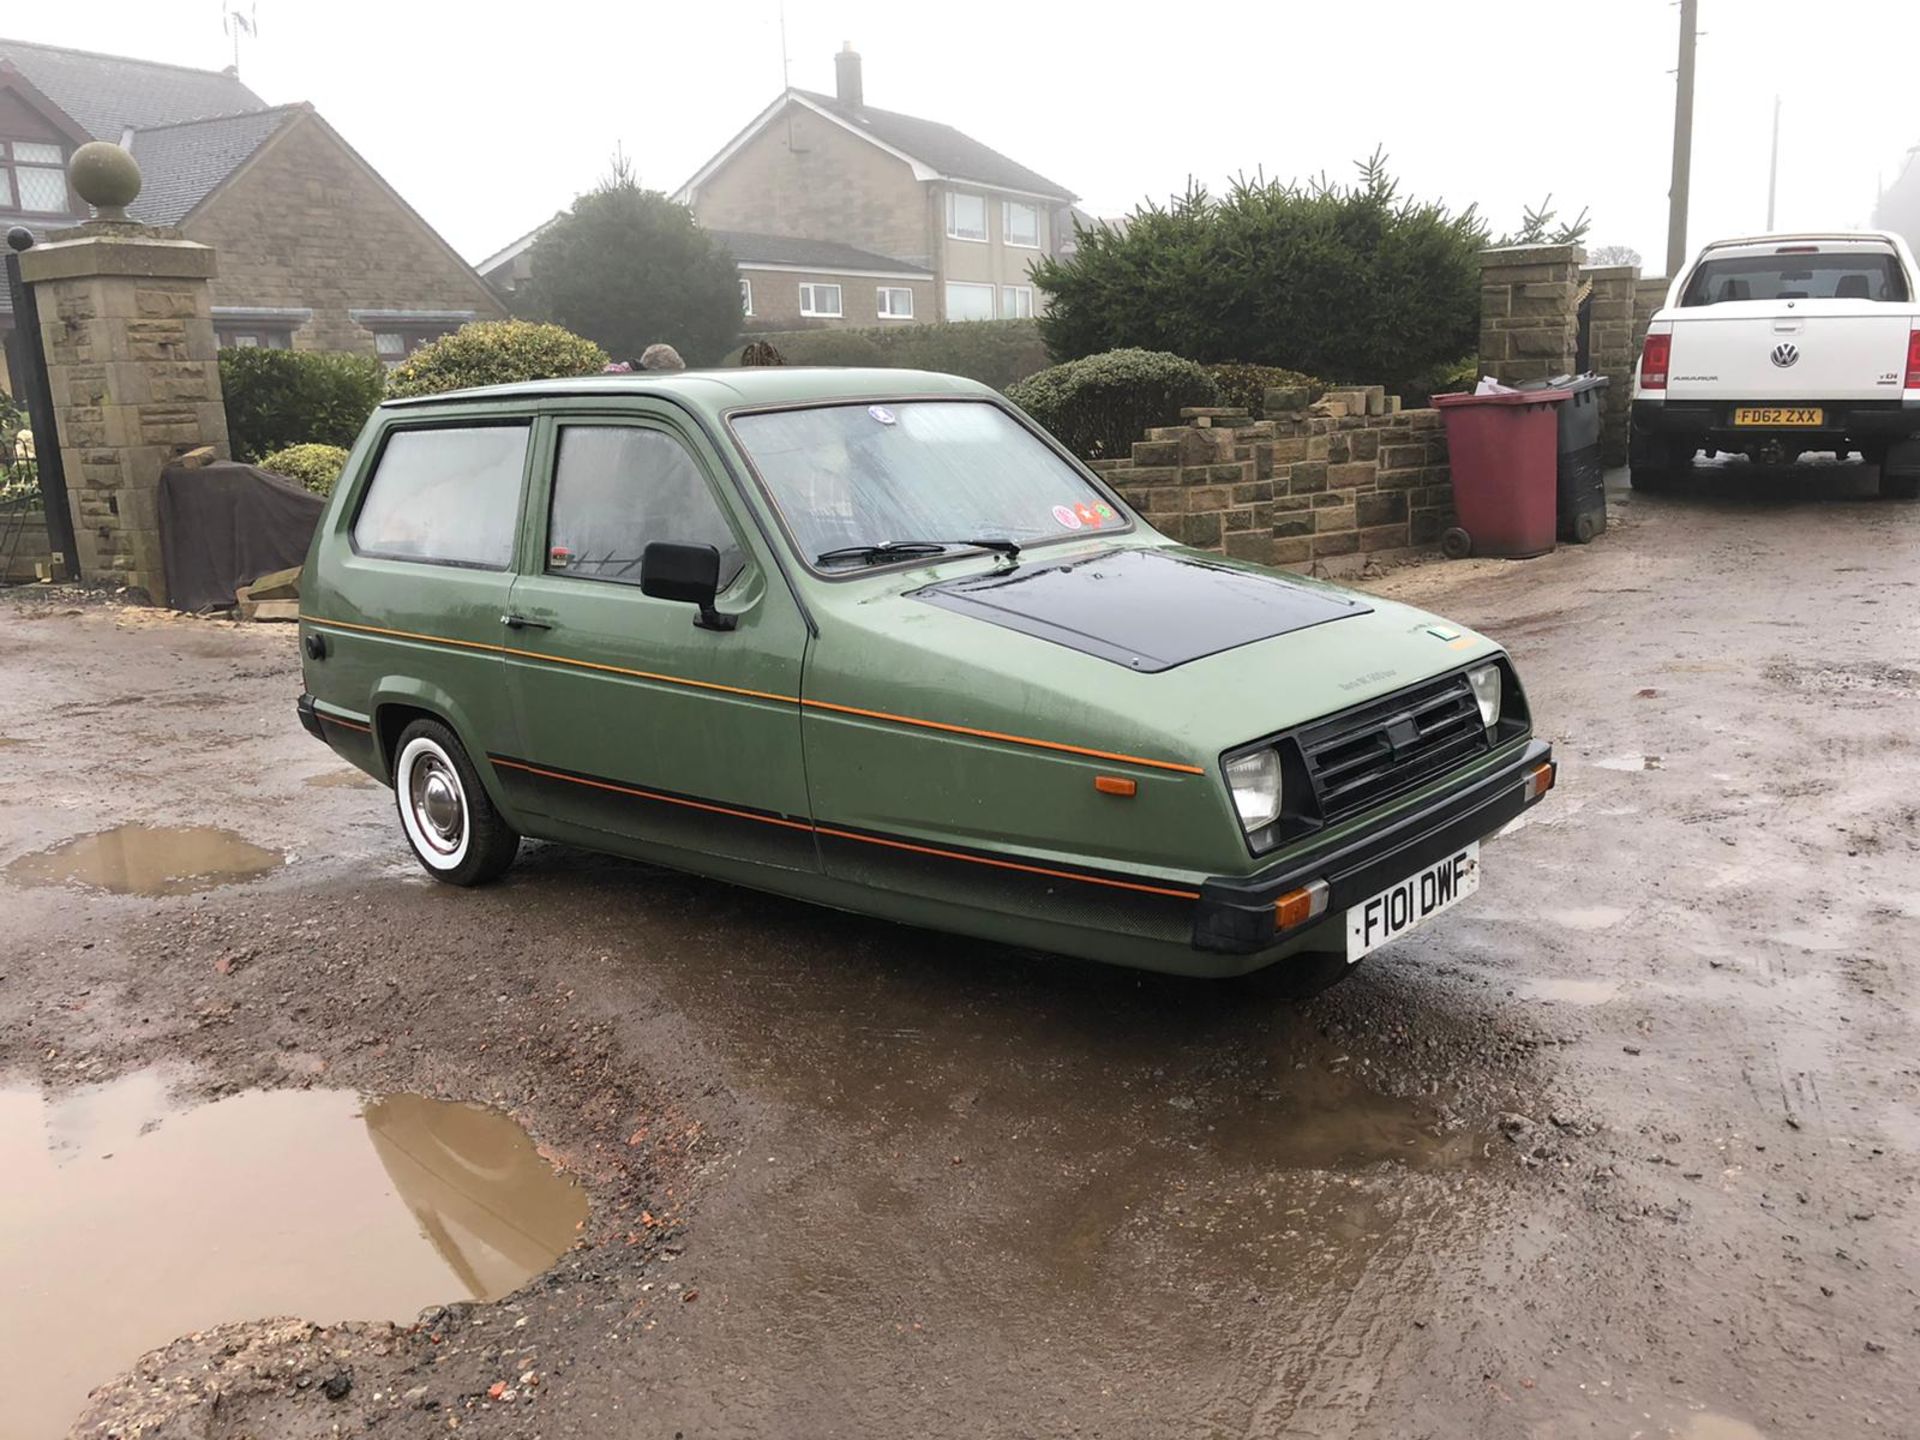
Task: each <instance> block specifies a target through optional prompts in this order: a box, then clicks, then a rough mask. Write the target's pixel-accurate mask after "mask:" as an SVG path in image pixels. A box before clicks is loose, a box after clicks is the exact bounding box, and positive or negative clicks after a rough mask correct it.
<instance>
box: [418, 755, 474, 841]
mask: <svg viewBox="0 0 1920 1440" xmlns="http://www.w3.org/2000/svg"><path fill="white" fill-rule="evenodd" d="M407 790H408V799H409V801H410V803H411V804H412V806H413V816H414V819H416V820H417V821H419V822H420V833H421V834H422V835H423V836H425V837H426V841H427V843H428V844H429V845H431V846H433V848H434V849H436V850H438V851H440V852H441V853H442V854H449V855H450V854H452V853H453V852H454V851H455V850H458V849H459V848H460V831H461V829H462V826H463V821H464V818H465V814H466V806H465V804H464V802H463V801H462V800H461V798H460V782H459V780H458V779H457V778H456V777H455V775H454V773H453V771H452V770H450V769H449V768H448V767H447V764H446V762H445V761H444V760H442V759H440V757H439V756H437V755H422V756H421V757H420V758H419V759H418V760H416V761H415V762H414V766H413V775H412V778H411V780H410V782H409V784H408V787H407Z"/></svg>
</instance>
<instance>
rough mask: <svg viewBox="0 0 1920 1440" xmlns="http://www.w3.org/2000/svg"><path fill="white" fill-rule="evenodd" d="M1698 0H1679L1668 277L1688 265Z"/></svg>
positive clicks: (1669, 191) (1669, 199)
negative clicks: (1688, 193) (1678, 43)
mask: <svg viewBox="0 0 1920 1440" xmlns="http://www.w3.org/2000/svg"><path fill="white" fill-rule="evenodd" d="M1699 19H1700V0H1680V69H1679V71H1678V72H1677V76H1676V83H1675V85H1674V94H1673V185H1672V187H1671V188H1670V189H1669V190H1668V191H1667V274H1669V275H1678V274H1679V273H1680V267H1681V266H1683V265H1685V264H1686V263H1687V183H1688V180H1689V178H1690V172H1691V170H1692V168H1693V40H1694V31H1695V29H1696V27H1697V25H1698V22H1699Z"/></svg>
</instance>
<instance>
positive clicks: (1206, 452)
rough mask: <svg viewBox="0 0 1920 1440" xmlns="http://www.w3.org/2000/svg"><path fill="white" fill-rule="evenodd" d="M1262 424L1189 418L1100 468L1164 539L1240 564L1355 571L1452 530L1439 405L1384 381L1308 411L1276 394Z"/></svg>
mask: <svg viewBox="0 0 1920 1440" xmlns="http://www.w3.org/2000/svg"><path fill="white" fill-rule="evenodd" d="M1265 408H1266V417H1267V418H1265V419H1261V420H1255V419H1253V418H1252V417H1251V416H1250V415H1249V414H1248V413H1247V412H1246V411H1245V410H1232V409H1220V410H1183V411H1181V412H1180V413H1181V417H1182V419H1183V420H1184V421H1185V422H1186V423H1185V424H1181V425H1170V426H1166V427H1163V428H1160V429H1154V430H1149V431H1148V432H1147V438H1146V439H1144V440H1141V441H1137V442H1136V443H1135V444H1134V447H1133V454H1132V456H1131V458H1129V459H1126V460H1101V461H1096V462H1094V469H1096V470H1098V471H1100V472H1101V473H1102V474H1103V476H1104V477H1105V479H1106V480H1107V482H1108V483H1109V484H1111V485H1112V486H1113V487H1114V489H1115V490H1117V491H1119V493H1120V497H1121V498H1122V499H1123V500H1125V501H1126V502H1127V503H1128V504H1129V505H1131V506H1133V507H1134V509H1136V510H1138V511H1139V512H1140V513H1141V514H1142V515H1143V516H1145V518H1146V520H1147V522H1148V523H1149V524H1151V525H1152V526H1153V527H1154V528H1155V529H1156V530H1159V531H1161V532H1163V533H1164V534H1166V535H1169V536H1171V537H1172V538H1174V539H1176V540H1179V541H1181V542H1183V543H1185V544H1188V545H1192V546H1195V547H1196V548H1199V549H1202V550H1213V551H1216V552H1218V553H1220V554H1223V555H1229V556H1232V557H1233V558H1235V559H1239V560H1252V561H1256V562H1258V563H1260V564H1263V565H1282V566H1286V567H1288V568H1291V569H1297V570H1311V571H1315V572H1319V573H1325V574H1350V573H1352V572H1354V571H1356V570H1358V569H1360V568H1361V567H1362V566H1363V565H1365V564H1366V562H1367V561H1368V560H1371V559H1390V558H1396V557H1401V556H1404V555H1406V554H1409V553H1412V552H1415V551H1419V550H1423V549H1426V548H1428V547H1431V546H1432V545H1433V544H1434V543H1435V542H1436V541H1437V540H1438V539H1439V537H1440V532H1441V531H1443V530H1445V529H1446V528H1447V527H1448V526H1449V525H1451V524H1452V523H1453V482H1452V476H1451V472H1450V471H1449V470H1448V468H1447V441H1446V433H1445V431H1444V430H1443V429H1442V428H1441V421H1440V412H1439V411H1438V410H1402V409H1401V408H1400V402H1399V399H1398V398H1397V397H1389V396H1388V395H1387V394H1386V392H1385V391H1384V390H1383V389H1381V387H1379V386H1377V385H1375V386H1371V387H1368V388H1365V389H1352V390H1337V391H1332V392H1329V393H1328V394H1327V395H1326V396H1325V397H1323V398H1322V399H1321V400H1320V401H1319V402H1317V403H1315V404H1313V405H1308V404H1306V403H1305V396H1304V394H1302V393H1301V392H1298V391H1269V392H1268V400H1267V405H1266V407H1265Z"/></svg>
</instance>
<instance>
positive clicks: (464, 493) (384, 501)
mask: <svg viewBox="0 0 1920 1440" xmlns="http://www.w3.org/2000/svg"><path fill="white" fill-rule="evenodd" d="M527 434H528V427H527V426H526V425H475V426H464V427H452V426H449V427H445V428H437V429H417V430H415V429H409V430H396V431H394V432H392V433H391V434H390V435H388V436H387V440H386V444H385V445H383V446H382V447H381V449H380V459H379V461H378V463H377V465H376V466H375V468H374V472H373V479H372V480H371V481H369V482H368V484H367V493H366V496H365V498H363V499H362V500H361V502H360V513H359V514H358V515H357V516H355V517H354V522H353V546H354V549H355V550H357V551H359V552H360V553H361V554H363V555H376V556H380V557H382V558H384V559H389V560H417V561H421V562H424V563H426V564H430V565H466V566H472V567H475V568H478V569H483V570H504V569H506V568H507V566H508V565H510V564H512V563H513V542H514V535H515V533H516V532H517V531H518V529H519V525H520V480H521V476H522V473H523V472H524V471H525V469H526V461H527Z"/></svg>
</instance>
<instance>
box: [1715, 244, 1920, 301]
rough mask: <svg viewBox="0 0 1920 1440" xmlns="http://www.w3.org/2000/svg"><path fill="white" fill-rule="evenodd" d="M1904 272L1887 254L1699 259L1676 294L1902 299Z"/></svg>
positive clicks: (1736, 297)
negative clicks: (1683, 285) (1683, 287)
mask: <svg viewBox="0 0 1920 1440" xmlns="http://www.w3.org/2000/svg"><path fill="white" fill-rule="evenodd" d="M1907 298H1908V296H1907V281H1906V277H1905V276H1904V275H1902V274H1901V273H1900V267H1899V266H1898V265H1897V264H1895V263H1894V257H1893V256H1892V255H1888V254H1875V253H1873V252H1872V251H1855V252H1852V253H1847V252H1834V253H1832V254H1824V255H1741V256H1737V257H1736V256H1728V257H1727V258H1726V259H1723V260H1703V261H1701V262H1700V266H1699V268H1698V269H1696V270H1695V271H1694V272H1693V275H1692V277H1691V278H1690V279H1688V281H1687V288H1686V290H1685V292H1684V293H1683V294H1682V295H1681V296H1680V303H1681V304H1682V305H1718V304H1721V303H1722V302H1724V301H1728V300H1891V301H1895V302H1900V301H1904V300H1906V299H1907Z"/></svg>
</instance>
